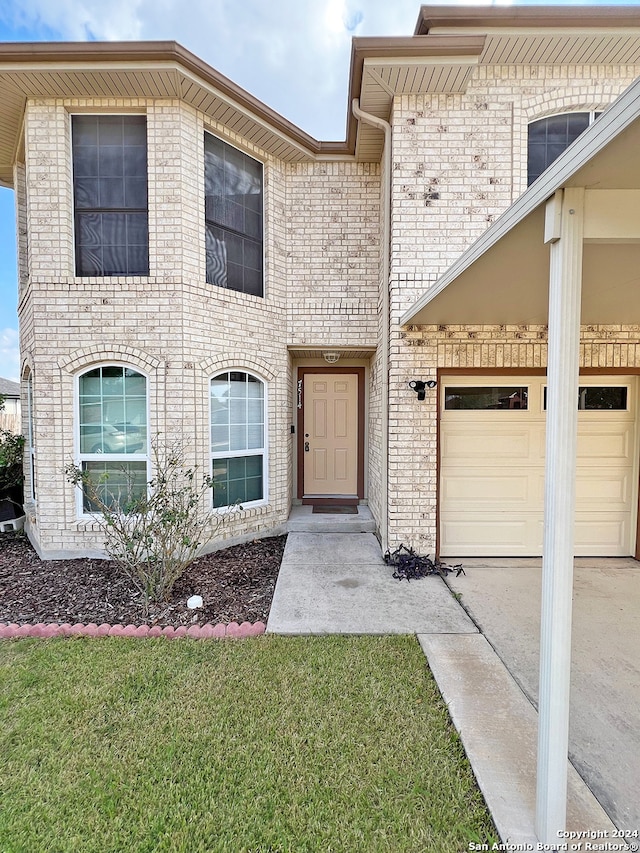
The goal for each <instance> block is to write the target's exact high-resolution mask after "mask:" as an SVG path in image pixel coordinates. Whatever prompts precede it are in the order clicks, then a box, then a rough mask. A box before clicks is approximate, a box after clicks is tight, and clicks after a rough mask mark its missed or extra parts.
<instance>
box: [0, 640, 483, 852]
mask: <svg viewBox="0 0 640 853" xmlns="http://www.w3.org/2000/svg"><path fill="white" fill-rule="evenodd" d="M0 756H1V761H2V770H1V771H0V780H1V782H0V851H2V853H40V851H55V853H68V851H69V852H70V851H74V853H75V851H78V853H91V851H95V853H109V851H113V853H138V851H148V853H159V851H167V853H183V851H184V853H201V852H202V853H218V851H229V853H240V851H254V853H259V851H260V852H261V853H267V851H268V853H276V851H278V852H279V851H282V853H284V851H292V853H303V851H322V853H329V851H345V853H347V851H348V853H354V852H355V851H363V853H378V851H390V853H404V851H424V853H439V851H447V853H449V851H450V853H462V851H466V850H468V846H469V842H470V841H475V842H479V841H494V840H497V836H496V834H495V830H494V828H493V825H492V822H491V819H490V817H489V815H488V813H487V811H486V808H485V805H484V801H483V799H482V796H481V794H480V793H479V791H478V789H477V787H476V784H475V780H474V778H473V775H472V773H471V770H470V768H469V765H468V763H467V761H466V759H465V756H464V751H463V749H462V746H461V744H460V741H459V738H458V736H457V734H456V732H455V729H454V728H453V725H452V724H451V722H450V720H449V716H448V714H447V711H446V708H445V707H444V704H443V702H442V700H441V698H440V695H439V693H438V690H437V687H436V686H435V683H434V681H433V678H432V677H431V674H430V672H429V670H428V668H427V666H426V662H425V658H424V655H423V654H422V652H421V651H420V647H419V645H418V643H417V641H416V640H415V639H414V638H413V637H351V638H349V637H304V638H303V637H275V636H267V637H261V638H257V639H252V640H248V641H247V640H245V641H233V640H231V641H229V640H227V641H199V642H198V641H187V640H182V641H179V640H175V641H168V640H164V639H159V640H135V639H134V640H126V639H121V638H105V639H66V640H65V639H62V640H60V639H56V640H29V639H22V640H10V641H9V640H2V641H0Z"/></svg>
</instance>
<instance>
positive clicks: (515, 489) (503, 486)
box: [442, 468, 534, 509]
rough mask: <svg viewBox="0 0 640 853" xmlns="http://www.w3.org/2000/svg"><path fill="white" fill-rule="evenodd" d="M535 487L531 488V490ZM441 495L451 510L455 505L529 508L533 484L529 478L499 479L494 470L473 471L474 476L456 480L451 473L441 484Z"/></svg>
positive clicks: (517, 476) (462, 476) (459, 477)
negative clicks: (522, 506)
mask: <svg viewBox="0 0 640 853" xmlns="http://www.w3.org/2000/svg"><path fill="white" fill-rule="evenodd" d="M533 487H534V486H533ZM442 489H443V495H444V498H445V500H446V501H447V504H448V505H449V506H450V507H451V509H455V508H456V504H459V505H461V506H470V505H473V504H474V503H478V504H479V506H480V507H482V506H483V505H485V504H487V503H491V504H495V505H499V504H503V505H505V506H507V507H511V506H514V505H515V506H517V505H518V504H524V505H525V506H526V505H528V503H529V501H530V500H531V489H532V483H531V482H530V480H529V478H528V477H523V476H521V475H518V474H512V475H508V474H505V475H499V476H497V475H496V474H495V471H494V470H493V469H491V468H490V469H486V470H484V471H481V470H477V469H476V470H475V471H474V472H473V474H466V475H461V476H456V474H455V473H450V474H449V475H448V476H446V477H445V478H444V480H443V484H442Z"/></svg>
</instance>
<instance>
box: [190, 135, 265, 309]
mask: <svg viewBox="0 0 640 853" xmlns="http://www.w3.org/2000/svg"><path fill="white" fill-rule="evenodd" d="M204 182H205V190H204V192H205V199H204V208H205V225H206V251H207V282H208V283H209V284H214V285H216V286H217V287H227V288H229V289H230V290H239V291H241V292H242V293H252V294H253V295H254V296H262V295H263V292H264V291H263V257H262V253H263V248H262V227H263V223H262V218H263V217H262V196H263V175H262V163H258V161H257V160H254V159H253V158H252V157H249V156H247V155H246V154H243V153H242V151H238V149H237V148H233V147H232V146H231V145H227V143H226V142H223V141H222V140H221V139H217V138H216V137H215V136H212V135H211V134H210V133H205V135H204Z"/></svg>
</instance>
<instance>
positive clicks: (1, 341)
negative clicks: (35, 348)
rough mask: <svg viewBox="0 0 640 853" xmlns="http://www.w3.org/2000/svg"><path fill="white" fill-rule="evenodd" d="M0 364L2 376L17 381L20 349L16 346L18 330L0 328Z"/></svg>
mask: <svg viewBox="0 0 640 853" xmlns="http://www.w3.org/2000/svg"><path fill="white" fill-rule="evenodd" d="M0 364H1V365H2V368H0V369H1V370H2V378H3V379H11V380H13V381H14V382H17V381H18V378H19V376H20V350H19V347H18V330H17V329H2V331H0Z"/></svg>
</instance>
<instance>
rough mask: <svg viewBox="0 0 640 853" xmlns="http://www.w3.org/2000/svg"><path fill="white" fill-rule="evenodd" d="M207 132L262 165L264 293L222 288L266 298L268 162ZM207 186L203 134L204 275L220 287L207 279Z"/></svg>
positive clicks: (209, 130) (212, 285)
mask: <svg viewBox="0 0 640 853" xmlns="http://www.w3.org/2000/svg"><path fill="white" fill-rule="evenodd" d="M207 133H208V134H209V135H210V136H213V138H214V139H217V140H219V141H220V142H223V143H224V144H225V145H228V146H229V148H234V149H235V150H236V151H239V152H240V154H244V155H245V157H250V158H251V159H252V160H254V161H255V162H256V163H259V164H260V165H261V166H262V209H261V211H260V213H261V216H262V239H261V244H262V293H261V294H260V295H259V296H258V295H257V294H255V293H246V292H245V291H244V290H236V289H235V288H233V287H223V288H221V289H222V290H224V291H225V292H226V293H238V294H241V295H242V296H245V297H246V296H249V297H253V298H254V299H266V297H267V258H266V242H267V240H266V234H267V227H266V207H267V206H266V196H267V181H266V171H267V164H266V162H265V161H264V160H263V159H261V158H259V157H256V155H255V154H254V152H249V151H245V150H244V149H243V148H241V147H240V146H239V145H234V143H233V142H230V141H229V140H228V139H225V138H224V137H223V136H222V134H220V133H216V132H215V131H213V130H211V129H210V128H208V127H205V128H204V134H205V135H206V134H207ZM206 186H207V185H206V163H205V138H204V135H203V137H202V210H203V215H204V241H205V259H204V265H205V272H204V276H205V284H206V285H207V286H209V287H212V288H215V287H218V285H215V284H213V283H212V282H209V281H207V256H206V251H207V250H206V240H207V212H206V196H207V193H206ZM212 224H214V223H212ZM215 225H216V227H218V228H221V227H222V226H221V225H219V224H217V223H215ZM212 292H215V291H212ZM246 372H247V371H245V373H246ZM258 378H260V377H258Z"/></svg>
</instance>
